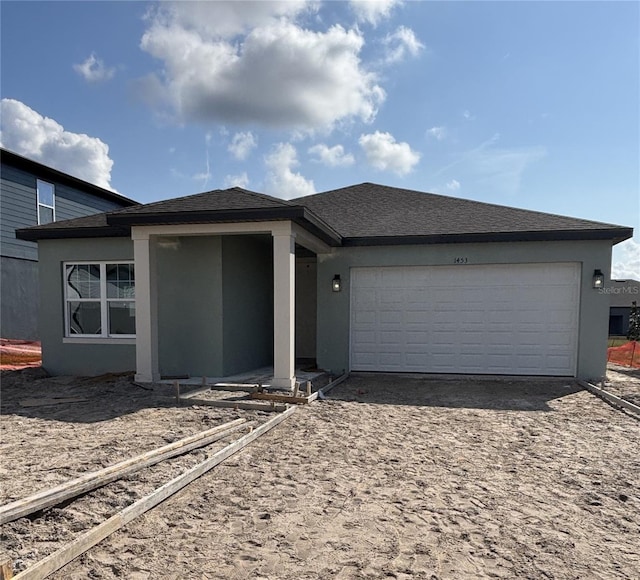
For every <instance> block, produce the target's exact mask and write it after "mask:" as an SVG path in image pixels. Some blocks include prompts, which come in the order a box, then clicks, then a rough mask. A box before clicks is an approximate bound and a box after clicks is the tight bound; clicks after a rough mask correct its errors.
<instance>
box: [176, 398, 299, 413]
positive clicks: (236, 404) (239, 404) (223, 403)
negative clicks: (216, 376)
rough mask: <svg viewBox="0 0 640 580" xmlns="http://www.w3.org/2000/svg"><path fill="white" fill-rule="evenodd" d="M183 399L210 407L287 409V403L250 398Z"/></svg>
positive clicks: (259, 409) (276, 410) (272, 410)
mask: <svg viewBox="0 0 640 580" xmlns="http://www.w3.org/2000/svg"><path fill="white" fill-rule="evenodd" d="M180 399H181V400H182V401H185V402H188V403H191V404H192V405H203V406H208V407H222V408H225V409H243V410H245V411H267V412H269V413H273V412H277V413H279V412H281V411H285V410H286V409H287V406H286V405H276V404H275V403H274V402H273V401H272V402H271V404H270V405H269V404H265V403H257V402H253V401H248V400H233V399H231V400H230V399H217V400H215V399H193V398H191V399H190V398H185V397H180Z"/></svg>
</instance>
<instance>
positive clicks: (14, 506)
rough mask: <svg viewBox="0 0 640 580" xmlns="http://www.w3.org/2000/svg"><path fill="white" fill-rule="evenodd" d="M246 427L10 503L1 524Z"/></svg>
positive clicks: (0, 513)
mask: <svg viewBox="0 0 640 580" xmlns="http://www.w3.org/2000/svg"><path fill="white" fill-rule="evenodd" d="M246 426H247V424H246V419H242V418H240V419H235V420H234V421H230V422H228V423H224V424H223V425H218V426H216V427H213V428H212V429H207V430H206V431H201V432H200V433H196V434H195V435H191V436H189V437H185V438H184V439H180V440H179V441H175V442H173V443H170V444H168V445H164V446H163V447H158V448H156V449H153V450H151V451H147V452H146V453H143V454H142V455H138V456H136V457H132V458H130V459H126V460H124V461H121V462H119V463H115V464H114V465H111V466H109V467H105V468H104V469H100V470H98V471H94V472H91V473H87V474H85V475H82V476H80V477H78V478H76V479H73V480H71V481H67V482H65V483H62V484H60V485H58V486H56V487H52V488H49V489H46V490H43V491H41V492H38V493H35V494H33V495H30V496H28V497H26V498H22V499H19V500H16V501H14V502H11V503H8V504H6V505H3V506H1V507H0V524H5V523H7V522H11V521H13V520H16V519H18V518H21V517H24V516H26V515H28V514H31V513H34V512H37V511H40V510H43V509H45V508H48V507H51V506H53V505H57V504H59V503H61V502H63V501H65V500H67V499H70V498H73V497H76V496H78V495H80V494H82V493H86V492H87V491H91V490H92V489H96V488H97V487H101V486H103V485H106V484H107V483H110V482H112V481H115V480H116V479H120V478H122V477H124V476H125V475H130V474H131V473H135V472H136V471H139V470H141V469H143V468H145V467H149V466H150V465H155V464H156V463H159V462H161V461H164V460H165V459H169V458H171V457H175V456H176V455H181V454H183V453H187V452H189V451H192V450H193V449H197V448H199V447H204V446H205V445H209V444H210V443H213V442H214V441H217V440H219V439H222V438H223V437H226V436H228V435H230V434H231V433H233V432H235V431H237V430H238V429H242V428H244V427H246Z"/></svg>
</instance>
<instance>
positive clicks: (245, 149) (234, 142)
mask: <svg viewBox="0 0 640 580" xmlns="http://www.w3.org/2000/svg"><path fill="white" fill-rule="evenodd" d="M257 145H258V140H257V139H256V137H255V136H254V135H253V133H252V132H251V131H247V132H246V133H243V132H240V133H236V134H235V135H234V136H233V138H232V139H231V143H230V144H229V147H228V149H229V151H230V152H231V154H232V155H233V156H234V157H235V158H236V159H239V160H241V161H243V160H245V159H246V158H247V157H248V156H249V153H251V150H252V149H253V148H254V147H256V146H257Z"/></svg>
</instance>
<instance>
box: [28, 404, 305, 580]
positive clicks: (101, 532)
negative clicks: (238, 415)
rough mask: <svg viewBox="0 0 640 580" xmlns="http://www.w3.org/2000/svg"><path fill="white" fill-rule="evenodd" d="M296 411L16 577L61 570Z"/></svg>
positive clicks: (33, 579)
mask: <svg viewBox="0 0 640 580" xmlns="http://www.w3.org/2000/svg"><path fill="white" fill-rule="evenodd" d="M295 410H296V407H289V408H288V409H287V410H286V411H284V412H283V413H280V414H279V415H276V416H275V417H273V418H271V419H269V420H268V421H267V422H266V423H263V424H262V425H260V427H258V428H257V429H254V430H253V431H251V433H247V434H246V435H244V436H243V437H241V438H240V439H238V440H236V441H234V442H233V443H230V444H229V445H227V446H226V447H224V448H223V449H221V450H220V451H218V452H217V453H215V454H214V455H212V456H211V457H209V458H208V459H206V460H205V461H203V462H202V463H199V464H198V465H196V466H195V467H192V468H191V469H189V470H188V471H186V472H184V473H182V474H181V475H179V476H178V477H176V478H174V479H172V480H171V481H169V482H168V483H166V484H164V485H163V486H162V487H159V488H158V489H156V490H155V491H153V492H152V493H151V494H149V495H148V496H146V497H143V498H142V499H140V500H138V501H136V502H134V503H133V504H131V505H130V506H128V507H126V508H125V509H123V510H122V511H120V512H118V513H117V514H116V515H114V516H112V517H110V518H109V519H108V520H106V521H105V522H103V523H101V524H99V525H98V526H96V527H95V528H93V529H91V530H89V531H88V532H85V533H84V534H82V535H81V536H80V537H78V538H76V539H75V540H74V541H72V542H71V543H70V544H67V545H66V546H65V547H63V548H61V549H60V550H57V551H56V552H54V553H53V554H50V555H49V556H47V557H46V558H44V559H43V560H40V561H39V562H37V563H36V564H34V565H33V566H31V567H30V568H27V569H26V570H24V571H23V572H20V574H18V575H17V576H15V579H16V580H42V579H43V578H46V577H47V576H49V575H50V574H52V573H53V572H55V571H56V570H59V569H60V568H62V567H63V566H66V565H67V564H68V563H69V562H71V561H72V560H73V559H74V558H77V557H78V556H79V555H80V554H83V553H84V552H86V551H87V550H89V549H90V548H92V547H93V546H95V545H96V544H97V543H99V542H101V541H102V540H103V539H104V538H106V537H107V536H109V535H110V534H112V533H113V532H115V531H116V530H118V529H120V528H121V527H123V526H125V525H126V524H128V523H129V522H131V521H132V520H134V519H135V518H137V517H138V516H140V515H142V514H144V513H145V512H147V511H149V510H150V509H152V508H153V507H155V506H157V505H158V504H159V503H161V502H163V501H164V500H165V499H167V498H168V497H170V496H172V495H173V494H174V493H176V492H177V491H179V490H181V489H182V488H184V487H186V486H187V485H189V484H190V483H191V482H192V481H194V480H196V479H197V478H199V477H200V476H202V475H203V474H205V473H206V472H207V471H209V470H211V469H213V468H214V467H215V466H216V465H218V464H219V463H222V462H223V461H224V460H225V459H227V458H228V457H230V456H231V455H233V454H234V453H236V452H238V451H240V450H241V449H243V448H244V447H246V446H247V445H248V444H249V443H251V442H252V441H253V440H254V439H257V438H258V437H260V436H261V435H263V434H264V433H266V432H267V431H269V430H270V429H272V428H273V427H275V426H276V425H278V424H279V423H281V422H282V421H284V420H285V419H286V418H287V417H289V415H291V414H292V413H293V412H294V411H295Z"/></svg>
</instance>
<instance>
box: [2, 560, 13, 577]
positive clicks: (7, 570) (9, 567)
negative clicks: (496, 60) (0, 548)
mask: <svg viewBox="0 0 640 580" xmlns="http://www.w3.org/2000/svg"><path fill="white" fill-rule="evenodd" d="M11 578H13V561H12V560H11V558H10V557H9V556H8V555H7V554H2V555H0V580H10V579H11Z"/></svg>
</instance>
